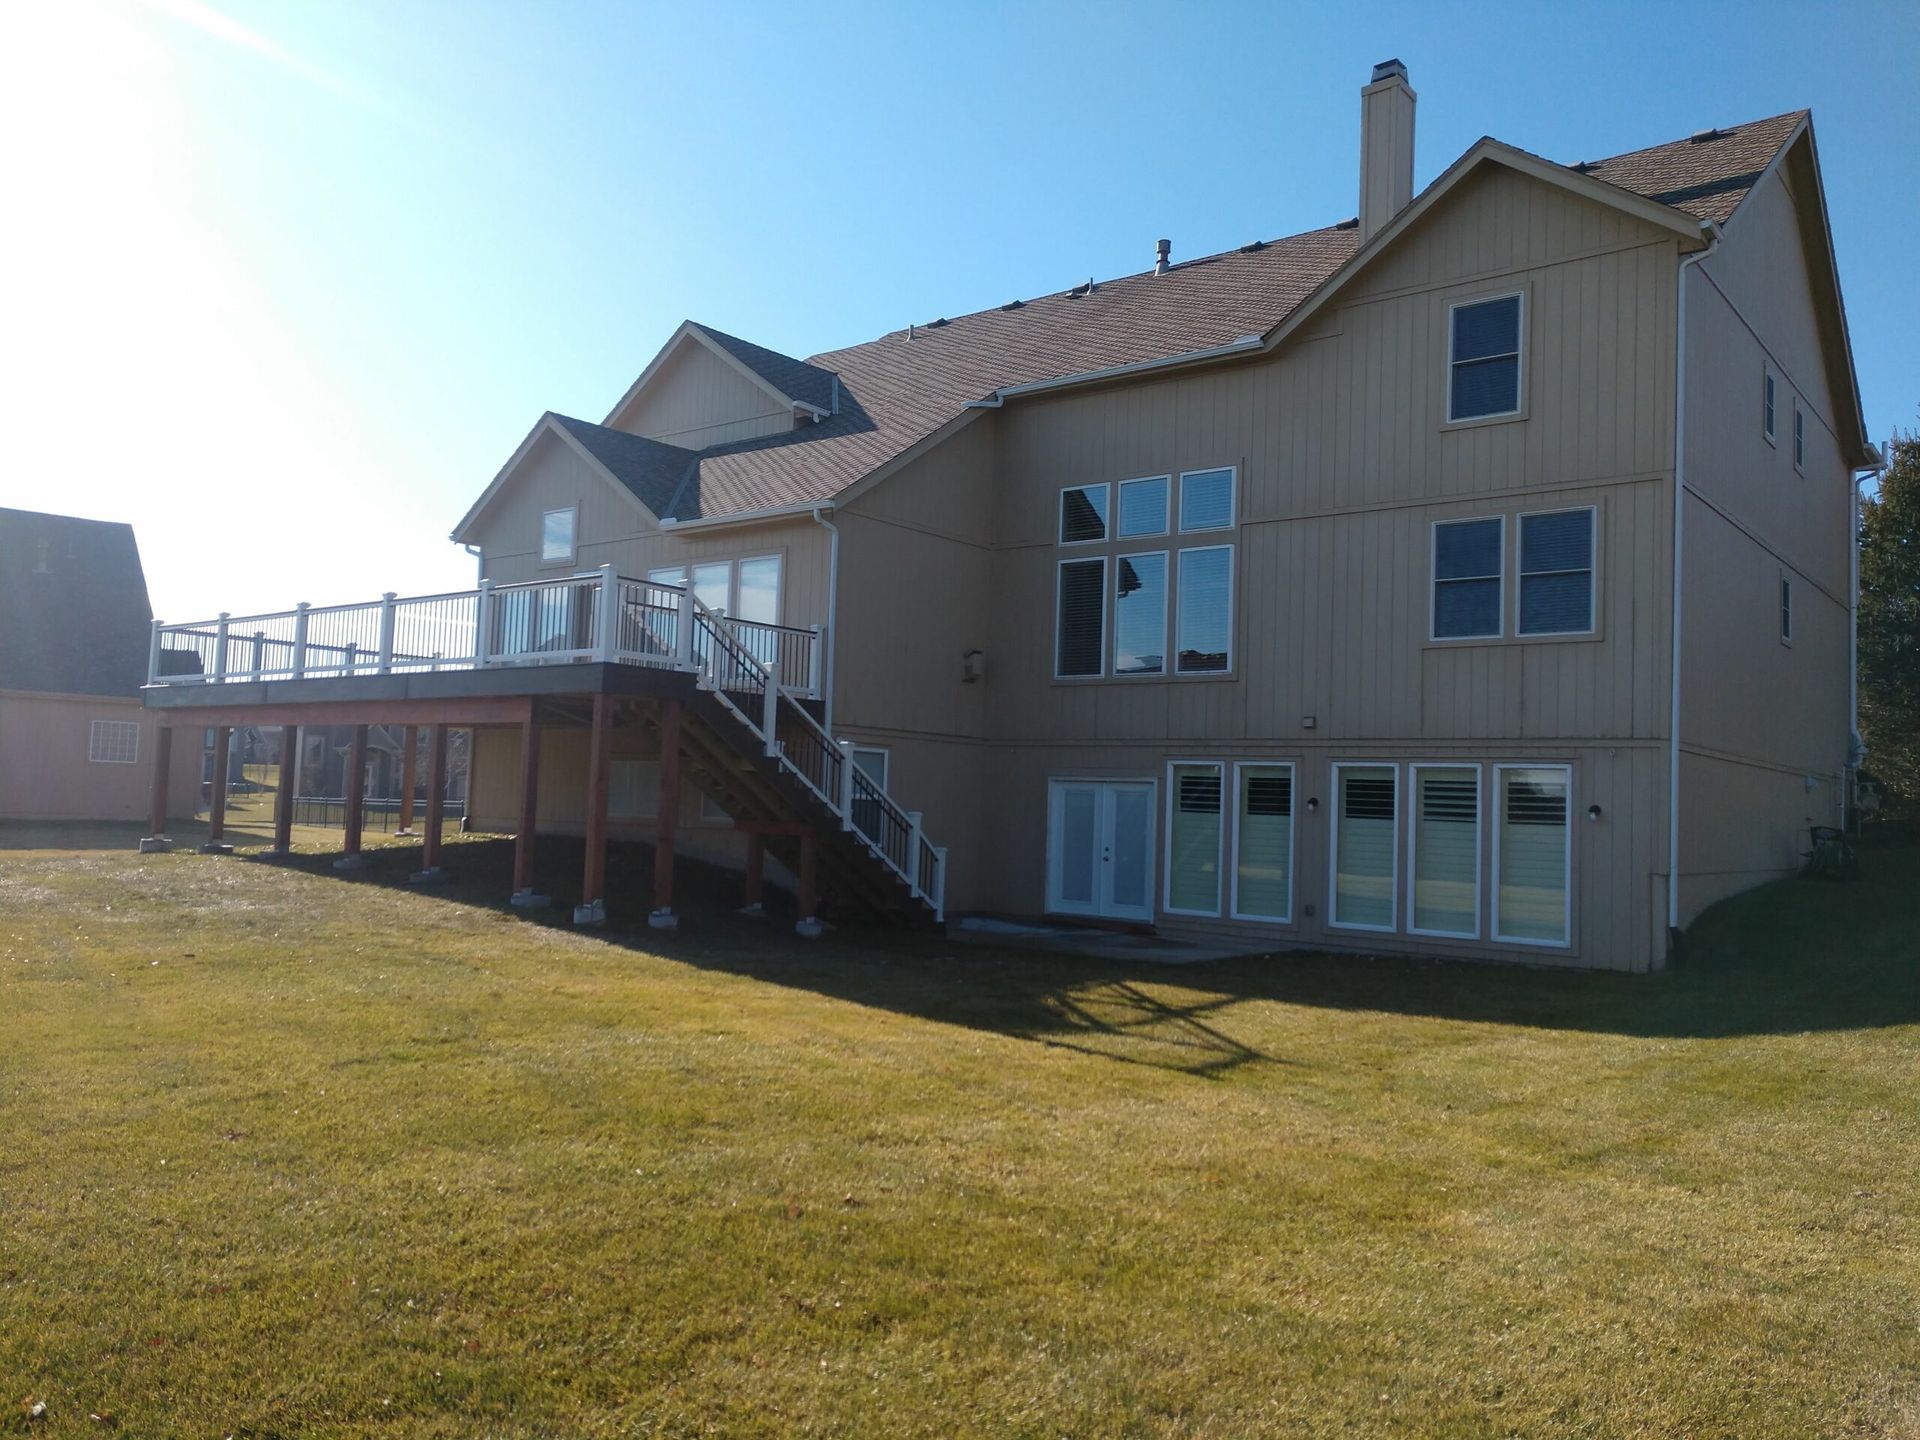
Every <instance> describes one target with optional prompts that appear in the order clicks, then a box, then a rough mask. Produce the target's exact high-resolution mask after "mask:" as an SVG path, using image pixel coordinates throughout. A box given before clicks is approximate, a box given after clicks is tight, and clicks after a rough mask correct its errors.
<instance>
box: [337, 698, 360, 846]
mask: <svg viewBox="0 0 1920 1440" xmlns="http://www.w3.org/2000/svg"><path fill="white" fill-rule="evenodd" d="M346 782H347V816H346V821H347V840H346V853H345V854H344V855H342V856H341V857H340V858H339V859H338V860H336V861H334V862H333V868H334V869H336V870H358V869H360V868H362V867H363V866H364V865H365V864H366V863H367V857H366V856H364V855H362V854H361V853H360V839H361V833H362V831H363V830H364V829H365V828H366V821H367V727H366V726H365V725H356V726H354V727H353V740H352V741H351V743H349V744H348V746H347V774H346Z"/></svg>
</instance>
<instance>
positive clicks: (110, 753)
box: [87, 720, 140, 765]
mask: <svg viewBox="0 0 1920 1440" xmlns="http://www.w3.org/2000/svg"><path fill="white" fill-rule="evenodd" d="M87 759H89V760H91V761H93V762H94V763H95V764H96V765H132V764H134V763H136V762H137V761H138V760H139V759H140V722H139V721H138V720H95V721H94V722H93V725H92V728H91V729H90V730H89V731H88V732H87Z"/></svg>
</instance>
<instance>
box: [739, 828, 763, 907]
mask: <svg viewBox="0 0 1920 1440" xmlns="http://www.w3.org/2000/svg"><path fill="white" fill-rule="evenodd" d="M766 872H767V837H766V836H765V835H763V834H761V833H760V832H759V831H758V830H749V831H748V832H747V886H746V902H747V903H746V904H744V905H742V906H741V907H740V913H741V914H742V915H764V914H766V912H767V907H766V905H765V903H764V902H763V900H762V898H761V897H762V895H763V893H764V889H765V883H766Z"/></svg>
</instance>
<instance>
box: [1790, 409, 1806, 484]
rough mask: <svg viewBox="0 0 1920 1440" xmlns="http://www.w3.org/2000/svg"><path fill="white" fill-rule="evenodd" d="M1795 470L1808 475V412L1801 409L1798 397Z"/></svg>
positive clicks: (1795, 420)
mask: <svg viewBox="0 0 1920 1440" xmlns="http://www.w3.org/2000/svg"><path fill="white" fill-rule="evenodd" d="M1793 468H1794V469H1796V470H1798V471H1799V472H1800V473H1801V474H1802V475H1804V474H1806V473H1807V412H1806V411H1804V410H1802V409H1801V408H1800V398H1799V397H1798V396H1795V397H1794V401H1793Z"/></svg>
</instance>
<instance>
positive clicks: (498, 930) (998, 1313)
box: [0, 827, 1920, 1440]
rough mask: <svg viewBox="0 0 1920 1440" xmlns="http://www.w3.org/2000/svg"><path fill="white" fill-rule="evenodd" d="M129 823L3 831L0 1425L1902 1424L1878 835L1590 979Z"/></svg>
mask: <svg viewBox="0 0 1920 1440" xmlns="http://www.w3.org/2000/svg"><path fill="white" fill-rule="evenodd" d="M137 829H138V827H134V828H133V829H131V830H128V831H126V832H125V834H124V835H123V834H120V833H119V832H114V831H110V830H102V831H95V832H86V833H66V832H52V831H42V830H32V829H22V828H18V827H16V828H13V829H10V830H3V831H0V1026H4V1030H3V1031H0V1033H3V1034H4V1044H0V1433H10V1432H11V1430H17V1431H19V1432H20V1433H34V1434H42V1435H81V1434H86V1435H97V1434H100V1433H103V1430H105V1429H107V1428H109V1427H112V1428H115V1429H117V1430H118V1431H119V1432H120V1433H124V1434H130V1435H140V1436H167V1435H176V1434H177V1435H192V1436H223V1435H233V1436H254V1437H265V1436H296V1435H297V1436H306V1435H333V1434H351V1435H360V1434H373V1433H378V1434H385V1435H392V1436H395V1437H401V1436H405V1437H413V1436H455V1435H458V1436H472V1435H499V1436H576V1435H577V1436H599V1435H644V1436H696V1435H699V1436H706V1435H727V1436H732V1435H794V1434H813V1435H832V1436H891V1435H916V1436H929V1437H935V1436H938V1437H948V1436H962V1435H965V1436H975V1435H977V1436H994V1437H1001V1436H1032V1437H1057V1436H1218V1437H1233V1436H1248V1435H1283V1436H1318V1435H1327V1436H1334V1435H1338V1436H1361V1435H1447V1436H1487V1437H1504V1436H1516V1435H1518V1436H1550V1437H1562V1436H1602V1435H1607V1436H1679V1435H1686V1436H1699V1437H1707V1436H1725V1437H1739V1440H1752V1437H1771V1436H1780V1437H1788V1436H1791V1437H1796V1440H1798V1437H1807V1436H1892V1437H1915V1436H1920V1186H1916V1183H1915V1177H1916V1175H1920V1105H1917V1104H1916V1082H1917V1081H1920V851H1914V850H1882V851H1875V852H1870V853H1869V854H1868V855H1867V865H1868V874H1867V878H1866V880H1865V881H1864V882H1863V883H1861V884H1859V885H1855V886H1845V887H1843V886H1821V885H1817V884H1813V883H1811V882H1792V883H1788V884H1784V885H1781V886H1777V887H1774V888H1773V889H1771V890H1769V891H1766V892H1763V893H1761V894H1759V895H1756V896H1752V897H1749V898H1747V899H1746V900H1743V901H1741V902H1737V903H1736V904H1734V905H1732V906H1728V907H1723V908H1722V909H1721V910H1720V911H1718V912H1716V913H1715V914H1713V915H1711V916H1709V917H1708V918H1707V919H1706V920H1705V921H1704V922H1703V923H1702V924H1701V925H1700V926H1699V927H1698V928H1697V930H1696V933H1695V935H1694V937H1693V943H1692V948H1691V953H1690V958H1689V961H1688V963H1687V965H1686V966H1685V967H1684V968H1682V969H1680V970H1678V971H1676V972H1673V973H1669V974H1666V975H1661V976H1654V977H1639V978H1633V977H1618V976H1582V975H1564V974H1552V973H1546V972H1533V971H1521V970H1512V969H1506V970H1500V969H1490V968H1489V969H1481V968H1471V967H1463V966H1448V965H1431V964H1413V963H1400V962H1364V961H1356V960H1333V959H1324V958H1314V957H1305V958H1297V959H1288V958H1282V959H1270V960H1264V961H1242V962H1235V963H1231V964H1220V965H1208V966H1201V967H1196V968H1192V969H1183V970H1166V969H1146V968H1126V967H1116V966H1113V965H1098V966H1096V965H1091V964H1083V963H1077V962H1072V961H1066V960H1061V959H1056V958H1034V957H1031V956H1026V955H1022V954H1018V953H1014V952H994V951H984V950H980V949H975V948H971V947H957V946H952V945H949V944H947V943H945V942H942V941H939V940H933V939H922V940H903V939H883V938H869V939H864V940H857V941H856V940H851V939H840V940H830V941H827V942H825V943H822V944H819V945H814V946H805V945H802V944H800V943H799V942H794V941H792V940H790V939H789V938H787V936H786V932H785V930H784V928H782V927H780V926H779V925H777V924H771V925H769V927H768V928H766V929H754V928H752V926H751V923H750V922H747V921H744V920H734V919H730V918H729V919H720V918H717V914H716V915H715V916H712V917H705V918H699V919H698V920H697V922H692V923H690V925H689V928H688V930H687V931H686V932H685V933H683V934H681V935H679V936H676V937H672V938H670V939H668V940H666V941H664V942H662V941H660V940H658V939H657V938H656V937H653V936H650V935H649V934H648V933H647V932H645V931H644V930H642V931H638V932H633V933H625V932H619V931H615V932H612V933H609V934H606V935H593V934H574V933H571V932H570V931H568V930H567V929H565V928H564V927H563V926H561V925H560V924H558V923H541V922H539V921H537V920H528V919H526V918H523V917H520V916H517V915H511V914H508V913H506V912H505V911H504V910H502V909H500V908H497V907H495V906H493V905H491V904H489V903H486V902H488V901H491V900H492V899H494V898H496V897H498V896H500V895H502V894H504V883H503V866H504V864H505V857H504V854H503V847H502V846H501V845H500V844H499V843H497V842H467V843H462V844H458V845H455V846H452V847H450V857H449V863H450V864H452V865H455V866H456V867H458V868H459V869H461V870H462V872H463V873H465V874H467V875H469V876H471V877H473V878H472V880H471V881H470V883H468V884H467V885H465V886H462V887H455V888H453V889H451V890H449V891H446V892H440V893H435V894H431V895H425V894H415V893H410V892H408V891H406V890H405V889H403V888H401V887H399V886H397V885H395V884H393V883H391V882H392V881H393V880H394V879H395V878H396V877H398V876H399V875H401V874H403V873H404V872H405V870H406V869H407V868H409V866H410V864H411V862H412V859H413V854H414V852H411V851H408V850H405V849H401V850H398V851H392V852H381V853H380V854H378V855H376V857H375V864H374V866H373V868H372V870H371V871H370V872H368V875H367V876H366V878H359V879H354V880H344V879H340V878H337V877H335V876H334V875H333V874H332V873H330V872H329V871H328V870H327V868H326V866H325V863H324V859H314V860H310V861H306V862H300V863H297V864H295V865H294V866H292V867H275V866H272V865H268V864H262V863H258V862H255V861H250V860H248V859H245V858H243V857H232V858H224V859H222V858H210V857H201V856H198V855H194V854H191V853H184V852H183V853H177V854H174V855H170V856H146V857H141V856H137V855H134V854H131V853H128V850H127V849H126V848H125V844H126V841H127V839H128V837H130V836H131V835H133V834H137ZM309 838H312V837H309ZM59 845H70V846H74V847H76V848H70V849H66V850H61V849H57V848H54V847H56V846H59ZM87 847H92V848H87ZM548 849H549V851H550V852H551V853H550V855H549V856H548V857H547V863H551V864H552V865H554V866H555V867H556V869H555V871H554V873H555V875H556V877H558V878H556V880H555V882H554V883H555V887H556V890H558V889H560V888H561V887H562V886H563V885H564V883H565V875H566V870H565V867H566V866H567V865H568V864H569V863H571V857H570V856H569V854H568V853H567V851H566V847H564V846H560V845H556V846H550V847H548ZM624 863H625V864H626V866H627V868H624V869H623V868H621V867H620V866H616V869H615V887H616V888H615V890H614V893H615V895H616V897H617V896H619V895H620V894H622V893H624V892H623V891H622V889H621V888H619V887H621V886H622V885H624V884H626V883H627V876H628V875H629V874H631V873H634V872H635V871H637V870H639V868H640V866H641V861H640V860H639V859H636V858H632V857H628V858H627V860H626V861H625V862H624ZM696 888H697V887H696ZM721 898H723V897H722V894H721V892H715V893H714V895H712V896H711V897H709V901H710V903H712V904H714V905H715V906H716V907H717V904H718V901H719V900H720V899H721ZM616 907H617V901H616ZM628 908H629V909H633V910H637V909H639V908H640V907H638V906H630V907H628ZM34 1401H42V1402H44V1403H45V1405H46V1407H47V1411H46V1414H45V1417H44V1418H43V1419H40V1420H38V1421H35V1420H30V1419H29V1418H27V1411H28V1407H29V1405H30V1404H31V1403H32V1402H34ZM90 1415H99V1416H101V1417H103V1419H102V1420H101V1421H95V1420H92V1419H90V1418H89V1417H90Z"/></svg>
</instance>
